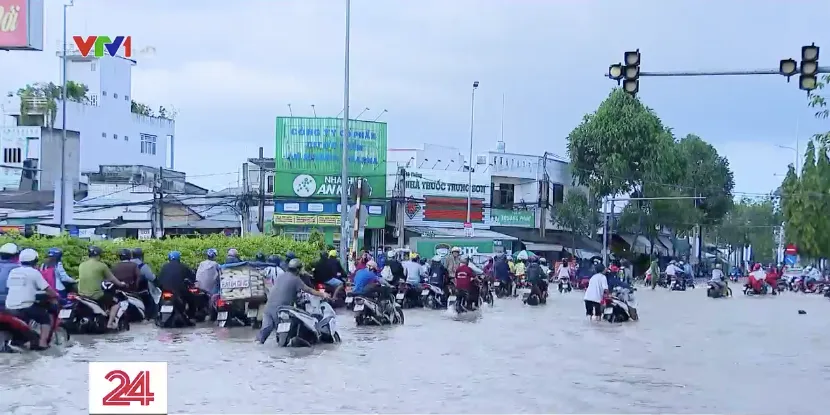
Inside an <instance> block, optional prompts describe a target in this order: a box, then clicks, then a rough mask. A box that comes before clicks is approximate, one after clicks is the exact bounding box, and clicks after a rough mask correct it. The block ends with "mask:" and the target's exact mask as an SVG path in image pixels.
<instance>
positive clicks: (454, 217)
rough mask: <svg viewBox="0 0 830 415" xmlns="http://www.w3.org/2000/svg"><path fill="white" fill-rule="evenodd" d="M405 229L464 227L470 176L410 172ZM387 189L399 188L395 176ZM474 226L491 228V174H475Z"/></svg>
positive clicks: (419, 171)
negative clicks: (415, 227)
mask: <svg viewBox="0 0 830 415" xmlns="http://www.w3.org/2000/svg"><path fill="white" fill-rule="evenodd" d="M406 174H407V177H406V198H407V199H408V200H407V202H406V204H405V206H404V214H405V217H404V226H407V227H409V226H423V227H436V228H461V227H462V226H463V222H464V221H465V220H466V216H467V181H468V173H466V172H458V171H447V170H428V169H412V168H410V169H407V170H406ZM386 180H387V189H394V188H395V180H396V178H395V175H394V174H392V175H387V178H386ZM472 184H473V193H472V200H473V206H472V209H471V212H472V215H471V216H472V221H471V222H472V223H473V227H474V228H477V229H487V228H489V227H490V208H489V205H490V175H488V174H481V173H474V174H473V175H472Z"/></svg>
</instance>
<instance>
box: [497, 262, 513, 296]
mask: <svg viewBox="0 0 830 415" xmlns="http://www.w3.org/2000/svg"><path fill="white" fill-rule="evenodd" d="M510 274H511V272H510V264H509V263H508V262H507V257H506V256H505V255H499V256H497V257H496V260H495V262H494V263H493V277H494V278H495V280H496V281H498V282H499V286H503V287H504V288H503V290H504V291H505V292H508V293H512V292H513V285H512V284H513V279H512V278H511V277H510Z"/></svg>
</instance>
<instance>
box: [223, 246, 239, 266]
mask: <svg viewBox="0 0 830 415" xmlns="http://www.w3.org/2000/svg"><path fill="white" fill-rule="evenodd" d="M237 262H242V258H240V257H239V251H237V250H236V248H231V249H228V255H226V256H225V263H226V264H235V263H237Z"/></svg>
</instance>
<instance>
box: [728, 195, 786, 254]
mask: <svg viewBox="0 0 830 415" xmlns="http://www.w3.org/2000/svg"><path fill="white" fill-rule="evenodd" d="M780 224H781V216H780V214H779V213H778V212H776V209H775V206H774V204H773V202H772V199H764V200H760V201H753V200H750V199H746V198H744V199H742V200H741V201H739V202H738V203H735V204H734V205H733V207H732V209H730V211H729V212H727V213H726V215H724V217H723V220H722V221H721V223H720V224H719V225H717V226H716V227H715V228H714V230H715V233H716V235H717V237H718V240H719V242H725V243H727V244H729V247H730V254H731V253H732V252H741V251H739V249H743V248H744V247H746V246H752V255H753V258H752V259H753V260H754V261H758V262H765V263H770V262H775V258H776V255H775V249H776V245H777V244H776V241H775V234H776V230H777V229H778V227H779V226H780ZM745 259H747V260H749V259H750V258H745Z"/></svg>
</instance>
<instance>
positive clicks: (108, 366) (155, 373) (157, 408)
mask: <svg viewBox="0 0 830 415" xmlns="http://www.w3.org/2000/svg"><path fill="white" fill-rule="evenodd" d="M89 413H90V414H166V413H167V363H166V362H90V363H89Z"/></svg>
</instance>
